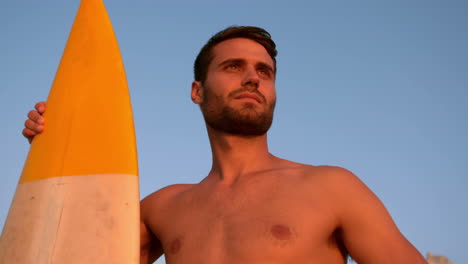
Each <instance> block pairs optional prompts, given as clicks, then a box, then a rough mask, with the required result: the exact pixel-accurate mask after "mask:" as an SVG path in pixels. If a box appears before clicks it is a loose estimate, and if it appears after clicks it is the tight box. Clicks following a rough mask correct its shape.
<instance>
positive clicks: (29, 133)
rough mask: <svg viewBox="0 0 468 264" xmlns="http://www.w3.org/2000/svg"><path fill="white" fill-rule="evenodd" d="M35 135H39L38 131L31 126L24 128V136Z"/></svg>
mask: <svg viewBox="0 0 468 264" xmlns="http://www.w3.org/2000/svg"><path fill="white" fill-rule="evenodd" d="M35 135H37V133H36V132H34V131H33V130H31V129H29V128H25V129H23V136H25V137H26V138H30V137H34V136H35Z"/></svg>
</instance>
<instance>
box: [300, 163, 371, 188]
mask: <svg viewBox="0 0 468 264" xmlns="http://www.w3.org/2000/svg"><path fill="white" fill-rule="evenodd" d="M297 168H298V169H299V170H300V171H301V173H300V174H301V175H302V181H303V182H304V183H310V185H309V186H314V187H319V188H326V189H327V190H328V191H332V190H334V191H338V192H339V191H342V190H343V189H345V188H350V187H351V188H352V187H353V186H356V185H362V184H363V183H362V182H361V180H360V179H359V178H358V177H357V176H356V175H355V174H354V173H353V172H351V171H350V170H348V169H346V168H343V167H339V166H330V165H319V166H314V165H307V164H300V165H299V166H298V167H297Z"/></svg>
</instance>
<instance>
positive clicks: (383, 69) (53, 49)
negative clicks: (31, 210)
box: [0, 0, 468, 264]
mask: <svg viewBox="0 0 468 264" xmlns="http://www.w3.org/2000/svg"><path fill="white" fill-rule="evenodd" d="M105 3H106V6H107V10H108V13H109V15H110V17H111V20H112V22H113V25H114V30H115V32H116V35H117V38H118V41H119V44H120V48H121V52H122V57H123V60H124V64H125V68H126V72H127V78H128V84H129V89H130V93H131V96H132V103H133V110H134V117H135V126H136V132H137V142H138V153H139V166H140V182H141V196H142V197H144V196H146V195H148V194H150V193H151V192H153V191H155V190H158V189H160V188H161V187H164V186H166V185H169V184H173V183H196V182H198V181H200V180H201V179H203V178H204V177H205V176H206V174H207V172H208V171H209V169H210V165H211V153H210V148H209V144H208V138H207V135H206V131H205V127H204V122H203V119H202V116H201V114H200V112H199V110H198V107H197V106H196V105H194V104H193V103H192V102H191V100H190V97H189V91H190V85H191V81H192V78H193V77H192V64H193V60H194V58H195V56H196V54H197V53H198V51H199V49H200V48H201V46H202V45H203V44H204V43H205V42H206V40H207V39H208V38H209V37H210V36H211V35H212V34H214V33H215V32H217V31H219V30H221V29H223V28H225V27H226V26H230V25H255V26H261V27H264V28H266V29H267V30H268V31H270V33H271V34H272V36H273V38H274V40H275V41H276V43H277V45H278V50H279V55H278V76H277V82H276V87H277V93H278V103H277V108H276V112H275V119H274V122H273V126H272V128H271V130H270V133H269V143H270V151H271V152H272V153H273V154H275V155H277V156H280V157H282V158H286V159H290V160H294V161H297V162H302V163H307V164H312V165H320V164H326V165H337V166H342V167H345V168H347V169H349V170H351V171H353V172H354V173H355V174H356V175H357V176H358V177H359V178H360V179H361V180H362V181H364V182H365V183H366V184H367V185H368V186H369V187H370V188H371V189H372V190H373V191H374V192H375V193H376V194H377V196H378V197H379V198H380V199H381V200H382V201H383V203H384V204H385V205H386V207H387V209H388V210H389V211H390V213H391V215H392V216H393V218H394V220H395V222H396V223H397V225H398V227H399V228H400V230H401V231H402V232H403V234H404V235H405V236H406V237H407V238H408V239H409V240H410V241H411V242H412V243H413V244H414V245H415V246H416V247H417V248H418V250H420V251H421V253H423V254H426V253H427V252H428V251H432V252H434V253H436V254H444V255H446V256H448V257H449V259H450V260H452V262H454V263H455V264H462V263H467V262H468V260H467V258H466V249H467V248H466V244H467V243H466V239H467V238H468V228H467V227H466V225H467V223H468V191H467V189H468V179H467V177H468V48H467V47H468V2H467V1H462V0H460V1H456V0H453V1H452V0H447V1H432V0H426V1H422V0H414V1H406V0H404V1H403V0H393V1H375V0H372V1H371V0H369V1H310V0H288V1H271V0H269V1H266V0H256V1H252V0H238V1H233V2H228V1H220V0H217V1H215V0H211V1H210V0H198V1H190V0H184V1H182V0H180V1H177V0H175V1H153V0H140V1H128V0H126V1H124V0H113V1H105ZM0 6H1V7H0V33H1V34H0V36H1V37H0V38H1V41H0V80H2V84H1V85H0V98H1V101H2V102H1V104H0V112H1V113H2V122H1V123H2V129H0V147H1V148H0V167H1V168H2V170H3V172H2V175H3V177H2V183H1V184H0V227H2V226H3V223H4V221H5V218H6V215H7V213H8V208H9V206H10V203H11V199H12V197H13V194H14V191H15V188H16V184H17V181H18V179H19V176H20V174H21V170H22V167H23V163H24V160H25V157H26V155H27V152H28V148H29V144H28V143H27V141H26V140H25V139H24V138H23V137H22V136H21V130H22V127H23V123H24V120H25V117H26V113H27V112H28V110H29V109H31V108H32V106H33V105H34V103H35V102H38V101H40V100H45V99H46V98H47V95H48V92H49V89H50V86H51V84H52V81H53V79H54V75H55V71H56V69H57V66H58V63H59V61H60V58H61V55H62V51H63V49H64V46H65V43H66V40H67V37H68V34H69V31H70V28H71V25H72V22H73V19H74V16H75V14H76V11H77V8H78V6H79V1H78V0H69V1H59V0H55V1H54V0H46V1H36V0H15V1H6V0H1V5H0ZM90 129H91V128H90ZM109 129H112V128H111V127H110V128H109Z"/></svg>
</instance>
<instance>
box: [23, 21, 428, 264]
mask: <svg viewBox="0 0 468 264" xmlns="http://www.w3.org/2000/svg"><path fill="white" fill-rule="evenodd" d="M275 56H276V48H275V43H274V42H273V41H272V40H271V39H270V35H269V34H268V33H267V32H266V31H264V30H263V29H260V28H254V27H231V28H228V29H226V30H224V31H221V32H220V33H218V34H217V35H215V36H214V37H213V38H211V39H210V40H209V41H208V43H207V44H206V45H205V46H204V47H203V48H202V50H201V52H200V54H199V55H198V57H197V59H196V61H195V81H194V82H193V83H192V90H191V97H192V101H193V102H194V103H195V104H198V105H199V106H200V109H201V112H202V113H203V116H204V118H205V123H206V127H207V130H208V136H209V140H210V144H211V149H212V152H213V165H212V168H211V171H210V172H209V173H208V176H207V177H206V178H205V179H203V180H202V181H201V182H200V183H198V184H176V185H171V186H168V187H165V188H163V189H161V190H159V191H157V192H154V193H153V194H151V195H149V196H148V197H146V198H145V199H143V200H142V201H141V263H145V264H147V263H153V262H154V261H155V260H156V259H157V258H159V257H160V256H161V255H162V254H163V253H164V254H165V256H166V261H167V263H168V264H188V263H190V264H199V263H204V264H205V263H208V264H221V263H223V264H239V263H243V264H261V263H265V264H266V263H268V264H290V263H295V264H305V263H316V264H342V263H346V262H347V256H348V254H349V255H351V256H352V257H353V258H354V259H355V260H356V261H357V262H358V263H360V264H396V263H398V264H417V263H426V262H425V260H424V258H423V257H422V256H421V254H420V253H419V252H418V251H417V250H416V249H415V248H414V247H413V246H412V245H411V243H410V242H408V241H407V240H406V239H405V237H404V236H403V235H402V234H401V233H400V231H399V230H398V228H397V227H396V226H395V224H394V222H393V221H392V219H391V217H390V215H389V214H388V212H387V210H386V209H385V207H384V206H383V205H382V203H381V202H380V201H379V199H378V198H377V197H376V196H375V195H374V194H373V193H372V192H371V191H370V190H369V189H368V188H367V187H366V186H365V185H364V184H363V183H362V182H361V181H360V180H359V179H358V178H357V177H356V176H354V175H353V174H352V173H351V172H349V171H347V170H345V169H343V168H339V167H331V166H310V165H304V164H299V163H295V162H291V161H288V160H284V159H281V158H278V157H276V156H274V155H272V154H270V153H269V151H268V145H267V134H266V132H267V131H268V129H269V127H270V125H271V122H272V118H273V110H274V107H275V101H276V93H275V76H276V60H275ZM44 111H45V103H39V104H37V105H36V111H31V112H30V113H29V114H28V116H29V120H27V121H26V124H25V125H26V128H25V129H24V130H23V135H24V136H26V137H27V138H28V139H30V140H32V138H33V137H34V135H36V134H37V133H40V132H41V131H42V130H43V118H42V116H41V114H42V113H43V112H44Z"/></svg>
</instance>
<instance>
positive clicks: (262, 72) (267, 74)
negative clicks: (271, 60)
mask: <svg viewBox="0 0 468 264" xmlns="http://www.w3.org/2000/svg"><path fill="white" fill-rule="evenodd" d="M258 74H259V75H261V76H264V77H268V78H270V77H271V73H270V71H269V70H268V69H259V70H258Z"/></svg>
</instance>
